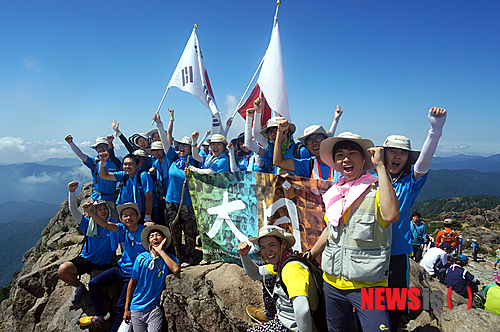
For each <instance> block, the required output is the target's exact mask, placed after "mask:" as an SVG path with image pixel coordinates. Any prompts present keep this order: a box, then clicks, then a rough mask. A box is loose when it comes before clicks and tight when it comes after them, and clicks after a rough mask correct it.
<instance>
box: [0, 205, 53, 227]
mask: <svg viewBox="0 0 500 332" xmlns="http://www.w3.org/2000/svg"><path fill="white" fill-rule="evenodd" d="M58 209H59V205H56V204H50V203H45V202H38V201H34V200H29V201H26V202H14V201H9V202H5V203H0V223H7V222H10V221H23V222H30V221H34V220H37V219H41V218H47V217H49V218H51V217H53V216H54V214H55V213H56V212H57V210H58Z"/></svg>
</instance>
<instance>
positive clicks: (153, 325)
mask: <svg viewBox="0 0 500 332" xmlns="http://www.w3.org/2000/svg"><path fill="white" fill-rule="evenodd" d="M170 241H171V239H170V231H169V230H168V228H167V227H166V226H162V225H156V226H151V227H148V228H145V229H144V230H143V231H142V233H141V242H142V245H143V246H144V248H145V249H146V250H147V251H146V252H143V253H142V254H139V256H137V258H136V260H135V263H134V267H133V268H132V278H131V279H130V282H129V284H128V289H127V300H126V303H125V312H124V315H123V320H124V321H125V323H127V324H130V322H132V326H133V329H134V331H161V326H162V322H163V313H162V310H161V308H160V306H159V304H158V303H159V302H160V295H161V291H162V290H163V288H164V287H165V277H166V276H167V274H169V273H173V274H178V273H179V272H180V271H181V269H180V267H179V260H178V259H177V258H176V257H175V256H174V255H172V254H169V253H166V252H165V250H166V249H167V248H168V246H169V245H170Z"/></svg>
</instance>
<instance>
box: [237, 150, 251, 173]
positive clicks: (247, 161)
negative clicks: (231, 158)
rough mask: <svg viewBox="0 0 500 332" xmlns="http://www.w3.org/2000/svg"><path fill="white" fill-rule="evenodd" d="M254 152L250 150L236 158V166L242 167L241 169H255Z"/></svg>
mask: <svg viewBox="0 0 500 332" xmlns="http://www.w3.org/2000/svg"><path fill="white" fill-rule="evenodd" d="M254 159H255V157H254V153H253V152H250V153H248V154H245V155H244V156H243V157H242V158H240V159H238V160H236V166H238V168H239V169H240V171H242V172H243V171H253V165H254Z"/></svg>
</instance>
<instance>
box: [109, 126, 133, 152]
mask: <svg viewBox="0 0 500 332" xmlns="http://www.w3.org/2000/svg"><path fill="white" fill-rule="evenodd" d="M119 126H120V123H119V122H116V120H113V122H111V128H113V130H114V131H115V134H116V137H118V138H119V139H120V141H122V143H123V145H125V148H126V149H127V151H128V152H129V153H133V152H134V147H133V146H132V144H130V142H129V141H128V140H127V138H126V137H125V135H123V133H122V132H121V131H120V129H119Z"/></svg>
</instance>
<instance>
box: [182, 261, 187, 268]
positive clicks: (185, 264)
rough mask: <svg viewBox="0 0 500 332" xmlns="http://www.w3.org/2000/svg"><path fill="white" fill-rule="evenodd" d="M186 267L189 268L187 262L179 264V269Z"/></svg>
mask: <svg viewBox="0 0 500 332" xmlns="http://www.w3.org/2000/svg"><path fill="white" fill-rule="evenodd" d="M188 266H189V263H188V262H182V264H181V268H182V267H188Z"/></svg>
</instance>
